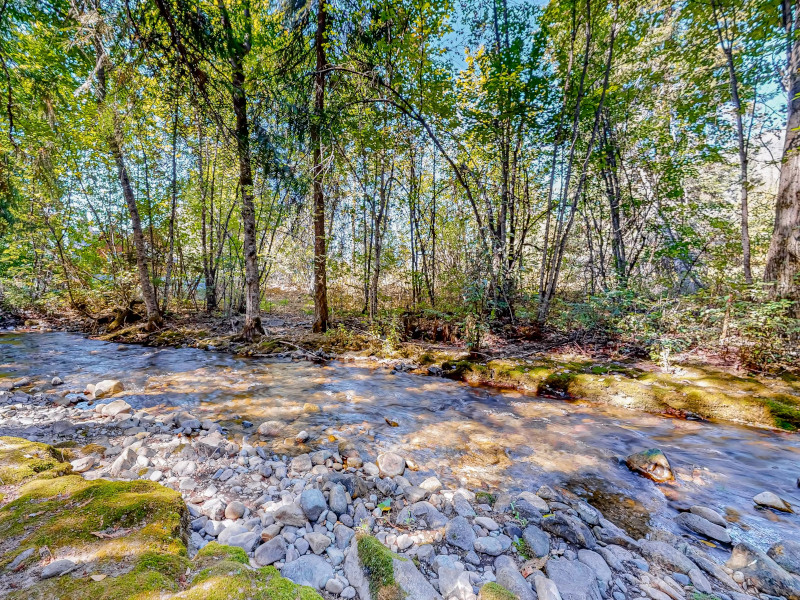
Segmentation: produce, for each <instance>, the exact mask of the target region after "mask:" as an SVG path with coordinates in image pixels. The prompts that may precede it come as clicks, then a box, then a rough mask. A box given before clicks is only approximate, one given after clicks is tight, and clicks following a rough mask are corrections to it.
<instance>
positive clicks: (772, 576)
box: [726, 543, 800, 600]
mask: <svg viewBox="0 0 800 600" xmlns="http://www.w3.org/2000/svg"><path fill="white" fill-rule="evenodd" d="M726 566H728V567H729V568H731V569H733V570H734V571H741V572H742V573H743V574H744V576H745V579H747V580H749V581H751V582H752V583H753V584H755V587H757V588H758V589H759V591H761V592H764V593H766V594H769V595H771V596H784V597H786V598H788V599H789V600H800V578H798V577H796V576H794V575H792V574H791V573H789V572H788V571H786V570H785V569H784V568H783V567H781V566H780V565H779V564H778V563H777V562H775V561H774V560H772V559H771V558H770V557H769V556H767V555H766V554H764V553H763V552H761V551H760V550H758V549H757V548H754V547H752V546H750V545H748V544H743V543H740V544H736V545H735V546H734V547H733V552H732V553H731V557H730V558H729V559H728V562H727V563H726Z"/></svg>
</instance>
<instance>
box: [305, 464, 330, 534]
mask: <svg viewBox="0 0 800 600" xmlns="http://www.w3.org/2000/svg"><path fill="white" fill-rule="evenodd" d="M306 456H308V455H306ZM300 508H302V509H303V513H304V514H305V516H306V517H308V520H309V521H311V522H312V523H313V522H314V521H316V520H317V519H319V516H320V515H321V514H322V511H324V510H327V508H328V503H327V502H325V496H323V495H322V492H320V491H319V490H318V489H316V488H309V489H307V490H304V491H303V493H302V494H300Z"/></svg>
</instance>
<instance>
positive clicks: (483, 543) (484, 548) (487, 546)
mask: <svg viewBox="0 0 800 600" xmlns="http://www.w3.org/2000/svg"><path fill="white" fill-rule="evenodd" d="M474 547H475V552H478V553H479V554H488V555H489V556H498V555H500V554H502V553H503V545H502V543H501V542H500V540H498V539H497V538H496V537H491V536H485V537H479V538H477V539H476V540H475V542H474Z"/></svg>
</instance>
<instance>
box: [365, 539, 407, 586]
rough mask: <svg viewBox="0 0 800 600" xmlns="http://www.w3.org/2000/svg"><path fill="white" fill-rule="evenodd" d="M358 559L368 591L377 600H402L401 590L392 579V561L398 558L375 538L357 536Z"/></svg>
mask: <svg viewBox="0 0 800 600" xmlns="http://www.w3.org/2000/svg"><path fill="white" fill-rule="evenodd" d="M357 539H358V557H359V559H361V564H362V565H363V566H364V571H365V572H366V575H367V580H368V581H369V590H370V593H371V594H372V597H373V598H376V599H377V600H402V598H404V597H405V594H404V592H403V590H402V589H401V588H400V586H399V585H397V582H396V581H395V579H394V564H393V563H394V559H395V558H398V557H397V555H395V554H393V553H392V552H391V551H390V550H389V549H388V548H387V547H386V546H384V545H383V544H381V543H380V542H379V541H378V539H377V538H375V537H373V536H371V535H366V534H358V538H357Z"/></svg>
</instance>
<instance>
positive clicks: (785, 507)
mask: <svg viewBox="0 0 800 600" xmlns="http://www.w3.org/2000/svg"><path fill="white" fill-rule="evenodd" d="M753 502H755V503H756V504H758V505H759V506H766V507H768V508H774V509H775V510H779V511H782V512H792V506H791V505H790V504H789V503H788V502H786V500H784V499H783V498H780V497H779V496H777V495H776V494H773V493H772V492H761V493H760V494H758V495H757V496H754V497H753Z"/></svg>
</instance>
